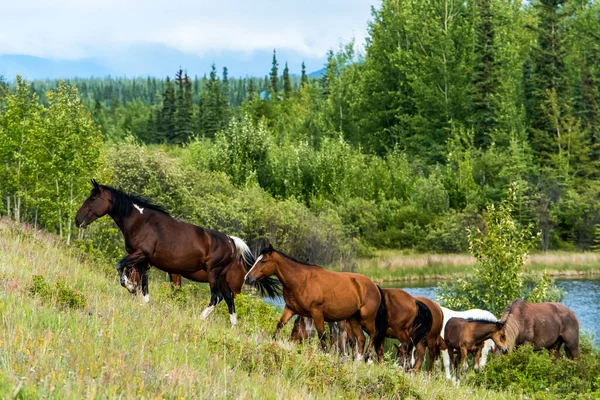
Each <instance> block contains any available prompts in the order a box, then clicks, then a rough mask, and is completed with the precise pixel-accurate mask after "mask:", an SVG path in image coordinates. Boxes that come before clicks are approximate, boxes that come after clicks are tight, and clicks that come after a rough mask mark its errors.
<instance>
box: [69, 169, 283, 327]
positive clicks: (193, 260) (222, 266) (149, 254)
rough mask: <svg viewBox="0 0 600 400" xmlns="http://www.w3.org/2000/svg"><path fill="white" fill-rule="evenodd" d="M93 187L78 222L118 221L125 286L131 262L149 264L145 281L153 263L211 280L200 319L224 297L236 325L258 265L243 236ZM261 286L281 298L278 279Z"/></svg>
mask: <svg viewBox="0 0 600 400" xmlns="http://www.w3.org/2000/svg"><path fill="white" fill-rule="evenodd" d="M92 185H93V188H92V192H91V193H90V196H89V197H88V198H87V199H86V200H85V202H84V203H83V205H82V206H81V208H80V209H79V210H78V211H77V215H76V216H75V225H76V226H77V227H85V226H87V225H89V224H91V223H92V222H93V221H95V220H96V219H98V218H100V217H102V216H104V215H106V214H108V215H110V216H111V218H112V219H113V220H114V221H115V223H116V224H117V226H118V227H119V229H120V230H121V232H122V233H123V236H124V238H125V248H126V250H127V253H129V254H128V255H127V256H125V257H123V258H122V259H121V260H120V261H119V263H118V264H117V271H118V272H119V275H120V276H121V284H122V285H123V286H125V287H127V286H128V285H130V284H131V283H130V282H129V278H128V276H127V275H126V274H125V273H124V271H125V268H126V267H129V266H141V267H143V268H144V269H143V270H142V278H141V279H142V282H144V279H145V280H146V282H147V276H146V277H145V278H144V275H146V272H147V266H148V265H152V266H154V267H156V268H158V269H160V270H163V271H166V272H169V273H171V274H179V275H181V276H183V277H185V278H187V279H190V280H192V281H198V282H203V281H206V279H207V278H208V284H209V286H210V292H211V298H210V303H209V305H208V307H207V308H206V309H205V310H204V311H203V312H202V316H201V318H202V319H205V318H206V317H208V315H209V314H210V313H211V312H212V311H213V310H214V308H215V306H216V305H217V304H218V303H219V302H220V301H221V300H223V298H224V299H225V302H226V303H227V306H228V308H229V315H230V320H231V323H232V324H234V325H235V324H236V322H237V317H236V313H235V303H234V296H235V294H236V293H239V292H240V290H241V287H242V285H243V280H244V274H245V272H246V270H248V269H249V268H250V266H252V264H253V263H254V256H253V255H252V252H251V251H250V249H249V248H248V246H247V245H246V243H244V241H243V240H241V239H239V238H236V237H234V236H227V235H225V234H224V233H221V232H217V231H213V230H210V229H206V228H202V227H199V226H196V225H192V224H188V223H186V222H183V221H179V220H176V219H174V218H173V217H171V216H170V215H169V214H168V213H167V212H166V211H165V210H164V209H163V208H162V207H160V206H157V205H155V204H152V203H150V202H148V201H147V200H145V199H143V198H141V197H138V196H134V195H130V194H127V193H125V192H123V191H122V190H120V189H115V188H112V187H110V186H105V185H99V184H98V183H97V182H96V181H94V180H93V181H92ZM146 287H147V286H146ZM258 288H259V290H260V291H261V292H263V293H266V294H267V295H269V296H271V297H276V296H277V295H278V292H279V283H278V282H277V281H276V280H274V279H268V280H265V281H263V282H261V283H260V284H259V285H258Z"/></svg>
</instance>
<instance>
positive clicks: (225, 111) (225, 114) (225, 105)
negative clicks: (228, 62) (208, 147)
mask: <svg viewBox="0 0 600 400" xmlns="http://www.w3.org/2000/svg"><path fill="white" fill-rule="evenodd" d="M220 89H221V93H220V95H219V109H220V111H219V128H221V127H223V126H225V125H227V123H228V122H229V114H230V112H229V110H230V105H231V104H230V98H229V74H228V71H227V67H223V80H222V81H221V88H220Z"/></svg>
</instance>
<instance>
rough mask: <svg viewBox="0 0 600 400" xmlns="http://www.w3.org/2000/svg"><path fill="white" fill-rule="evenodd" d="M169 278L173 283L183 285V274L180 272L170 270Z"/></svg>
mask: <svg viewBox="0 0 600 400" xmlns="http://www.w3.org/2000/svg"><path fill="white" fill-rule="evenodd" d="M169 279H170V280H171V283H172V284H173V285H175V286H177V287H181V275H179V274H172V273H170V272H169Z"/></svg>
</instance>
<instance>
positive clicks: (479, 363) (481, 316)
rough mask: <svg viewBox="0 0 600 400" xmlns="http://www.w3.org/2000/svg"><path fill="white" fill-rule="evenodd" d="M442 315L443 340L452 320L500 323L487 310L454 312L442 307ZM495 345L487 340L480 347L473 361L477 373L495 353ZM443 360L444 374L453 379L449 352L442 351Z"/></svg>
mask: <svg viewBox="0 0 600 400" xmlns="http://www.w3.org/2000/svg"><path fill="white" fill-rule="evenodd" d="M441 309H442V313H443V314H444V324H443V325H442V339H444V338H445V336H444V334H445V329H446V324H447V323H448V320H449V319H450V318H455V317H456V318H465V319H476V320H486V321H490V322H496V321H498V318H496V316H495V315H494V314H492V313H491V312H489V311H486V310H480V309H472V310H466V311H454V310H450V309H449V308H446V307H441ZM494 349H495V344H494V341H493V340H491V339H488V340H486V341H485V342H484V343H483V344H482V345H481V346H479V347H478V348H477V349H476V350H475V352H474V357H473V361H474V363H475V366H474V367H475V370H476V371H477V370H478V369H479V368H481V367H483V366H485V364H486V362H487V354H488V353H489V352H490V351H494ZM442 360H443V361H444V372H445V373H446V378H447V379H452V375H451V373H450V355H449V354H448V350H442Z"/></svg>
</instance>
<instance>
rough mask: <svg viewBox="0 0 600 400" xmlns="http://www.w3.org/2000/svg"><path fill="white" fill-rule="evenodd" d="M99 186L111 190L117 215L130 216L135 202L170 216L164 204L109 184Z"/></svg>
mask: <svg viewBox="0 0 600 400" xmlns="http://www.w3.org/2000/svg"><path fill="white" fill-rule="evenodd" d="M98 187H100V188H102V189H104V190H108V191H109V192H110V194H111V201H112V212H113V213H114V214H115V215H116V216H117V217H127V216H129V215H130V214H131V212H132V211H133V204H134V203H135V204H137V205H138V206H140V207H142V208H148V209H150V210H155V211H158V212H161V213H163V214H166V215H169V216H170V214H169V212H168V211H167V210H166V209H165V208H164V207H163V206H160V205H157V204H153V203H151V202H150V201H149V200H147V199H145V198H143V197H141V196H136V195H134V194H129V193H126V192H125V191H124V190H123V189H120V188H119V189H117V188H114V187H112V186H108V185H98ZM94 190H97V189H96V187H94Z"/></svg>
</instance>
